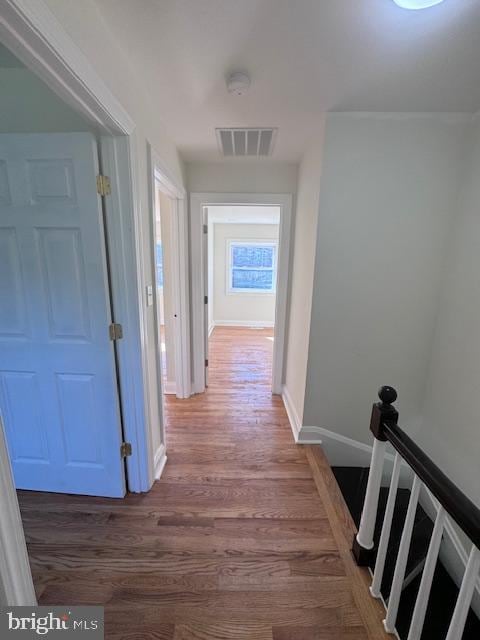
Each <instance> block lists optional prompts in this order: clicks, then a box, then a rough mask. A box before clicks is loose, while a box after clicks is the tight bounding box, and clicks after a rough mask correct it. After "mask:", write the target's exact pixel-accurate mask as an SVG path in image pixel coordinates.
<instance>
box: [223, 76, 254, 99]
mask: <svg viewBox="0 0 480 640" xmlns="http://www.w3.org/2000/svg"><path fill="white" fill-rule="evenodd" d="M249 87H250V76H249V75H248V73H245V72H244V71H234V72H233V73H231V74H230V75H229V76H228V78H227V89H228V93H233V94H234V95H236V96H243V94H245V93H247V91H248V89H249Z"/></svg>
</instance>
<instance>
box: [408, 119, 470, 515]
mask: <svg viewBox="0 0 480 640" xmlns="http://www.w3.org/2000/svg"><path fill="white" fill-rule="evenodd" d="M469 138H470V142H471V147H470V149H469V153H468V156H467V167H466V171H465V181H464V183H463V185H462V192H461V198H460V202H459V207H458V209H457V210H456V212H455V216H454V220H453V226H452V239H451V242H450V243H449V252H448V259H447V263H446V269H445V282H444V286H443V291H442V297H441V304H440V310H439V314H438V321H437V325H436V331H435V337H434V341H433V349H432V357H431V361H430V367H429V375H428V382H427V388H426V393H425V403H424V407H423V417H424V422H423V424H422V428H421V429H420V431H419V433H418V440H419V443H420V445H421V446H423V447H424V448H425V449H426V451H427V452H428V453H429V455H430V456H431V457H432V458H433V459H434V460H435V462H436V463H437V464H438V465H439V466H440V467H441V468H442V470H443V471H444V472H445V473H446V474H447V475H448V476H449V477H450V478H451V479H452V480H453V481H454V482H455V483H456V484H457V485H458V486H459V487H460V488H461V489H462V490H463V491H464V492H465V493H466V494H467V495H468V496H469V497H470V498H471V499H472V500H473V501H474V502H476V503H477V505H478V506H480V426H479V425H480V412H479V404H478V396H479V389H480V121H479V119H478V117H477V119H476V121H475V123H474V124H473V125H472V130H471V134H470V135H469Z"/></svg>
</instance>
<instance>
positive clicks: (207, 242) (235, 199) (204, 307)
mask: <svg viewBox="0 0 480 640" xmlns="http://www.w3.org/2000/svg"><path fill="white" fill-rule="evenodd" d="M242 216H243V218H242ZM291 220H292V196H291V195H289V194H246V193H242V194H238V193H192V194H191V196H190V242H191V272H190V278H191V283H192V296H191V301H192V345H193V349H192V352H193V366H192V391H193V393H203V392H204V391H205V389H206V388H207V385H208V370H209V369H210V361H211V358H210V356H209V346H211V345H209V340H210V338H211V337H212V336H214V335H215V330H216V329H217V328H218V330H219V331H218V332H217V335H218V333H220V329H223V330H224V331H226V329H227V328H229V327H230V328H231V329H233V328H235V327H236V328H237V330H238V328H239V327H240V328H242V329H243V330H244V332H245V331H247V335H253V332H254V331H257V332H258V331H260V330H262V331H264V333H266V334H268V333H269V332H270V334H271V335H266V336H265V337H266V338H267V339H268V341H269V342H270V343H271V348H272V364H271V379H270V385H269V391H270V393H273V394H276V395H280V394H282V391H283V382H284V378H283V374H284V358H285V341H286V322H287V294H288V287H289V265H290V233H291ZM212 225H218V230H217V231H219V233H217V234H216V233H215V230H214V228H213V227H212ZM221 225H224V226H223V227H221ZM235 225H239V226H238V227H235ZM248 225H249V226H250V229H249V230H248V231H247V232H246V233H245V232H244V233H243V237H242V229H244V228H245V227H246V226H248ZM262 226H263V227H264V228H265V229H270V232H269V233H270V236H268V232H266V231H265V232H264V231H263V230H262ZM221 229H224V231H222V232H221V233H220V230H221ZM229 229H230V231H228V230H229ZM236 229H238V233H237V232H236ZM255 229H256V230H257V231H255ZM225 230H226V231H225ZM209 231H210V233H209ZM257 232H258V233H257ZM262 233H264V235H263V236H262ZM265 233H266V235H265ZM258 234H260V235H258ZM256 236H258V237H256ZM215 238H217V250H216V251H215V242H216V241H215ZM215 253H217V254H218V255H219V256H220V255H221V256H223V258H222V259H223V265H224V266H220V267H219V268H218V269H217V270H215V268H212V259H214V258H213V256H215ZM209 261H210V265H209ZM214 273H216V276H215V277H214ZM215 278H217V289H218V290H217V291H216V285H215ZM255 309H256V311H257V315H251V314H253V312H254V310H255ZM248 314H250V315H248ZM215 316H217V317H215ZM210 351H211V349H210ZM213 362H214V361H213V360H212V366H213Z"/></svg>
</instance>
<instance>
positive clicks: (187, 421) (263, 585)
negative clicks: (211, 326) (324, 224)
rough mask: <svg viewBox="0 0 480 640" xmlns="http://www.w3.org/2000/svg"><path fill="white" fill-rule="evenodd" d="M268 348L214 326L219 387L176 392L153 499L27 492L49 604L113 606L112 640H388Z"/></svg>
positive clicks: (258, 334)
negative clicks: (294, 426)
mask: <svg viewBox="0 0 480 640" xmlns="http://www.w3.org/2000/svg"><path fill="white" fill-rule="evenodd" d="M272 346H273V342H272V332H271V331H270V330H252V329H237V328H216V329H215V331H214V333H213V336H212V339H211V349H210V356H209V359H210V380H209V388H208V391H207V392H206V393H205V394H203V395H199V396H195V397H192V398H190V399H188V400H177V399H176V398H174V397H172V396H169V397H167V399H166V406H165V419H166V424H167V436H168V442H167V450H168V462H167V465H166V468H165V470H164V473H163V476H162V478H161V480H160V481H159V482H157V483H156V484H155V486H154V487H153V489H152V491H150V492H149V493H148V494H144V495H133V494H131V495H128V496H127V497H126V498H125V499H124V500H110V499H104V498H88V497H81V496H65V495H57V494H45V493H43V494H42V493H32V492H20V495H19V497H20V504H21V509H22V516H23V521H24V526H25V531H26V536H27V541H28V547H29V554H30V561H31V566H32V570H33V575H34V580H35V585H36V589H37V592H38V596H39V600H40V604H52V605H53V604H102V605H104V606H105V620H106V637H107V638H110V639H112V640H120V639H129V640H134V639H135V640H140V639H151V640H194V639H195V640H223V639H225V640H229V639H234V640H244V639H245V640H246V639H249V640H347V639H348V640H364V639H366V638H385V637H386V636H385V634H384V633H383V631H382V630H381V622H380V621H381V619H382V611H381V609H379V608H378V606H377V604H376V603H375V602H374V601H373V600H372V599H371V598H370V596H369V594H368V590H367V586H366V582H365V580H366V576H365V574H364V573H363V572H362V571H361V570H359V569H358V568H357V567H356V565H355V564H354V563H353V561H352V558H351V556H350V553H349V544H350V538H351V536H352V535H353V525H352V523H351V520H349V517H348V514H346V513H345V509H344V506H343V500H342V498H341V496H340V495H339V492H337V490H336V485H334V481H333V480H332V478H333V476H331V472H330V471H329V467H328V464H327V463H326V461H325V459H324V457H323V454H322V452H321V450H320V449H319V448H309V447H301V446H296V445H295V444H294V442H293V438H292V435H291V431H290V427H289V424H288V419H287V415H286V413H285V409H284V407H283V404H282V400H281V398H279V397H277V396H272V395H271V392H270V378H271V360H272ZM307 454H308V457H309V458H310V464H309V460H308V459H307ZM332 482H333V484H332Z"/></svg>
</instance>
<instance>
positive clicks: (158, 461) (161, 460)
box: [153, 444, 167, 480]
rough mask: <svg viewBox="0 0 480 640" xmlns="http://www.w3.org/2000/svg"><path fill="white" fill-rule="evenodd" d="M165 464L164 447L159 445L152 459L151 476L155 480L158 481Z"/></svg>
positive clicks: (165, 454)
mask: <svg viewBox="0 0 480 640" xmlns="http://www.w3.org/2000/svg"><path fill="white" fill-rule="evenodd" d="M166 462H167V453H166V451H165V445H164V444H161V445H160V446H159V447H158V449H157V451H156V452H155V457H154V459H153V476H154V478H155V480H159V479H160V476H161V475H162V471H163V469H164V467H165V464H166Z"/></svg>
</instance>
